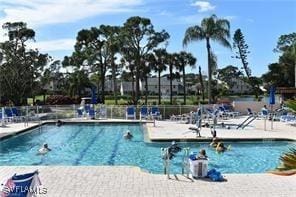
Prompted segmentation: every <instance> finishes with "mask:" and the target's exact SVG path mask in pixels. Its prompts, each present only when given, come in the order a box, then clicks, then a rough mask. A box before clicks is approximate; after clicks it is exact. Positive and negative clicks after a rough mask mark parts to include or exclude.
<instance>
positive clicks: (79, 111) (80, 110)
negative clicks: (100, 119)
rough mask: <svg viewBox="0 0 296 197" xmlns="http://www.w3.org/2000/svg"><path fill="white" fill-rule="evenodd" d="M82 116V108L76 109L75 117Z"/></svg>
mask: <svg viewBox="0 0 296 197" xmlns="http://www.w3.org/2000/svg"><path fill="white" fill-rule="evenodd" d="M82 117H83V111H82V109H77V118H82Z"/></svg>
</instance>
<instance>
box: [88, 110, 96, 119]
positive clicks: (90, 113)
mask: <svg viewBox="0 0 296 197" xmlns="http://www.w3.org/2000/svg"><path fill="white" fill-rule="evenodd" d="M88 116H89V117H90V118H91V119H95V117H96V112H95V110H94V109H93V108H90V109H89V111H88Z"/></svg>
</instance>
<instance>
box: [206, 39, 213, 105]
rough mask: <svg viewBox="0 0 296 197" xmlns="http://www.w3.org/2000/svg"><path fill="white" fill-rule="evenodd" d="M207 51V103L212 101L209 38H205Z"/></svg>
mask: <svg viewBox="0 0 296 197" xmlns="http://www.w3.org/2000/svg"><path fill="white" fill-rule="evenodd" d="M206 43H207V52H208V99H209V104H211V103H212V67H211V65H212V64H211V45H210V39H209V38H206Z"/></svg>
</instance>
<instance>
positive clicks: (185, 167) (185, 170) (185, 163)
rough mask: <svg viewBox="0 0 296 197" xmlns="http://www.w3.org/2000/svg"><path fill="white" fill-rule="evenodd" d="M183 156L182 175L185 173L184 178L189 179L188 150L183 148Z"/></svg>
mask: <svg viewBox="0 0 296 197" xmlns="http://www.w3.org/2000/svg"><path fill="white" fill-rule="evenodd" d="M183 151H184V154H183V158H182V175H184V174H185V173H186V176H187V177H189V171H190V170H189V151H190V148H189V147H187V148H183Z"/></svg>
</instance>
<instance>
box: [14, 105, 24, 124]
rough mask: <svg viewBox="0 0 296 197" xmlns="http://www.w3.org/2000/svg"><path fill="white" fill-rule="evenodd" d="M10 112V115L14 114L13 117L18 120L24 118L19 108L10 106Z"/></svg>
mask: <svg viewBox="0 0 296 197" xmlns="http://www.w3.org/2000/svg"><path fill="white" fill-rule="evenodd" d="M11 112H12V115H13V116H14V118H15V119H16V120H17V121H18V120H19V121H22V120H24V119H25V116H22V115H21V114H20V112H19V110H17V108H16V107H12V108H11Z"/></svg>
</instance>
